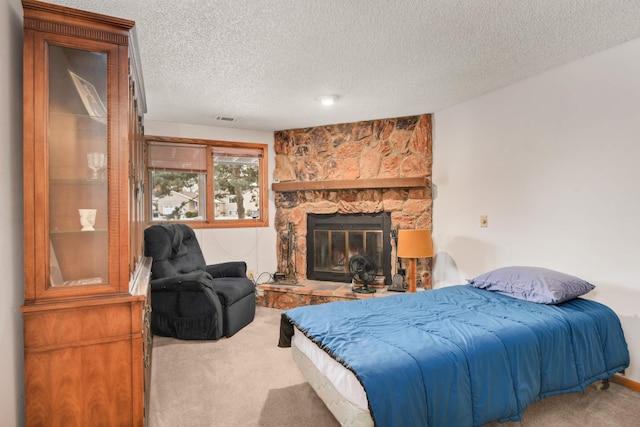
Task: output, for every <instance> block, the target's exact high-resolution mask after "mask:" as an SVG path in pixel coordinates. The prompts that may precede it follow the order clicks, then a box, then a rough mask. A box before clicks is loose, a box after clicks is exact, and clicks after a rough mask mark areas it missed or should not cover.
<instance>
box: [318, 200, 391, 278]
mask: <svg viewBox="0 0 640 427" xmlns="http://www.w3.org/2000/svg"><path fill="white" fill-rule="evenodd" d="M389 223H390V219H389V217H388V215H387V214H384V213H381V214H369V215H365V214H351V215H349V214H331V215H320V214H317V215H314V214H309V216H308V218H307V277H308V278H309V279H314V280H327V281H338V282H350V281H351V274H350V272H349V260H350V259H351V257H353V256H355V255H366V256H367V257H369V258H370V259H371V260H372V261H373V263H374V264H375V265H376V269H377V274H378V275H379V276H381V277H384V283H386V284H389V282H390V279H389V276H390V268H391V248H390V240H389Z"/></svg>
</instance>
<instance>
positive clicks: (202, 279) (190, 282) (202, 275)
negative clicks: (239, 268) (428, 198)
mask: <svg viewBox="0 0 640 427" xmlns="http://www.w3.org/2000/svg"><path fill="white" fill-rule="evenodd" d="M150 285H151V291H152V292H156V291H160V292H162V291H168V292H180V291H201V290H203V289H204V288H209V289H211V290H213V282H212V278H211V276H210V275H209V274H208V273H207V272H205V271H201V270H200V271H193V272H191V273H186V274H179V275H177V276H171V277H162V278H160V279H153V280H152V281H151V283H150Z"/></svg>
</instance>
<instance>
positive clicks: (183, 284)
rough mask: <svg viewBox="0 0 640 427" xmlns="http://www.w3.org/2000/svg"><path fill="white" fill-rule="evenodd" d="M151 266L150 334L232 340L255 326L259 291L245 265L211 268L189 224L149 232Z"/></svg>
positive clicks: (156, 227) (147, 250)
mask: <svg viewBox="0 0 640 427" xmlns="http://www.w3.org/2000/svg"><path fill="white" fill-rule="evenodd" d="M144 245H145V255H146V256H149V257H152V258H153V263H152V266H151V308H152V311H151V331H152V332H153V333H154V334H155V335H161V336H170V337H175V338H180V339H194V340H205V339H208V340H215V339H218V338H220V337H221V336H226V337H230V336H232V335H233V334H235V333H236V332H238V331H239V330H240V329H242V328H243V327H245V326H246V325H248V324H249V323H251V322H252V321H253V318H254V317H255V311H256V303H255V286H254V284H253V282H252V281H251V280H249V279H247V276H246V272H247V264H246V263H245V262H242V261H237V262H225V263H221V264H213V265H206V263H205V260H204V257H203V255H202V251H201V250H200V244H199V243H198V240H197V239H196V235H195V233H194V232H193V230H192V229H191V228H190V227H189V226H187V225H184V224H161V225H153V226H151V227H149V228H147V229H146V230H145V231H144Z"/></svg>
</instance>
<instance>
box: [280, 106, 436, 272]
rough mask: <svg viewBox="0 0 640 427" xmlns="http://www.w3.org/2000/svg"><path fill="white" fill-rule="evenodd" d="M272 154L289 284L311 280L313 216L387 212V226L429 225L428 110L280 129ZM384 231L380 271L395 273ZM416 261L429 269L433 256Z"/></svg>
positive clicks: (283, 267)
mask: <svg viewBox="0 0 640 427" xmlns="http://www.w3.org/2000/svg"><path fill="white" fill-rule="evenodd" d="M275 154H276V158H275V162H276V168H275V171H274V176H273V178H274V184H273V190H274V192H275V205H276V216H275V228H276V231H277V251H276V253H277V261H278V270H279V271H280V272H284V273H285V274H286V276H287V277H288V278H290V279H292V280H293V281H298V282H299V281H305V280H307V279H309V278H308V277H307V272H308V265H309V264H308V262H311V263H313V261H314V260H313V259H310V260H309V261H308V260H307V255H308V244H307V240H308V237H309V236H308V221H309V217H310V215H312V214H313V215H332V214H345V215H348V214H357V215H376V214H380V213H384V214H385V215H387V216H388V218H389V221H390V224H389V227H390V228H391V229H399V228H400V229H414V228H428V229H430V228H431V213H432V199H431V165H432V141H431V115H419V116H410V117H401V118H394V119H382V120H372V121H365V122H356V123H346V124H337V125H329V126H321V127H314V128H305V129H294V130H285V131H279V132H276V133H275ZM384 233H385V234H387V235H381V239H382V242H383V243H384V244H385V245H387V247H389V250H390V254H389V256H388V258H385V259H384V265H383V266H382V267H381V268H382V269H383V270H385V271H389V274H390V275H392V274H394V273H395V272H396V271H397V270H396V269H397V265H396V262H395V247H393V246H389V245H390V243H391V242H390V240H391V238H390V236H389V234H388V233H387V231H385V232H384ZM371 239H373V237H371ZM418 265H419V271H421V270H426V271H430V270H431V260H420V261H419V264H418ZM314 274H315V271H314V272H312V275H314ZM325 280H328V279H325Z"/></svg>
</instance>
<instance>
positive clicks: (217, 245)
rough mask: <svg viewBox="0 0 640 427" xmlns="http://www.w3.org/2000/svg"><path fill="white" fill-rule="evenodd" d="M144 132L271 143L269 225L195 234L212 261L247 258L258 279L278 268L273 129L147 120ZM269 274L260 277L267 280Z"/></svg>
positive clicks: (198, 231)
mask: <svg viewBox="0 0 640 427" xmlns="http://www.w3.org/2000/svg"><path fill="white" fill-rule="evenodd" d="M145 134H147V135H153V136H169V137H179V138H201V139H214V140H220V141H236V142H256V143H260V144H268V145H269V182H268V186H269V226H268V227H257V228H229V229H218V228H216V229H196V230H195V231H196V236H198V241H199V243H200V246H201V248H202V252H203V255H204V258H205V260H206V261H207V263H209V264H215V263H218V262H225V261H245V262H246V263H247V268H249V269H252V270H253V271H254V276H255V278H256V279H258V277H259V275H260V274H261V273H263V272H266V273H274V272H275V271H276V252H275V251H276V232H275V228H274V227H273V221H274V217H275V207H274V201H273V192H272V191H271V179H272V177H273V170H274V168H275V153H274V150H273V145H274V140H273V132H270V131H269V132H267V131H254V130H246V129H235V128H222V127H214V126H199V125H189V124H180V123H170V122H159V121H152V120H146V121H145ZM267 279H268V276H267V275H263V276H262V277H261V278H260V283H263V282H266V281H267Z"/></svg>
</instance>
